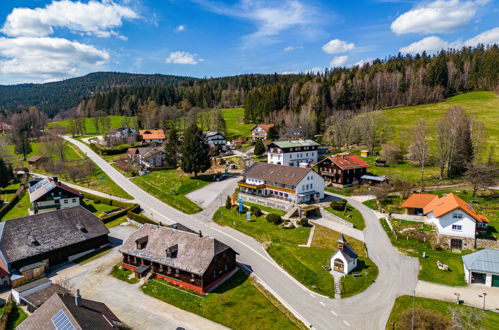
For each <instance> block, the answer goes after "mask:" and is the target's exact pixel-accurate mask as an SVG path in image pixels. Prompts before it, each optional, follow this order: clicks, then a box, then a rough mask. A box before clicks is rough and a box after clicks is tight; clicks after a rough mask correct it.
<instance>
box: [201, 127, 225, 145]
mask: <svg viewBox="0 0 499 330" xmlns="http://www.w3.org/2000/svg"><path fill="white" fill-rule="evenodd" d="M203 133H204V136H205V137H206V142H208V144H209V145H210V147H217V148H225V145H226V144H227V140H226V139H225V136H224V135H223V134H222V133H220V132H216V131H204V132H203Z"/></svg>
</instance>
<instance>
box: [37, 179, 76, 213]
mask: <svg viewBox="0 0 499 330" xmlns="http://www.w3.org/2000/svg"><path fill="white" fill-rule="evenodd" d="M28 192H29V201H30V203H31V209H30V212H32V213H33V214H38V213H45V212H51V211H55V210H60V209H65V208H70V207H75V206H78V205H80V201H81V198H82V194H81V193H80V192H79V191H77V190H75V189H73V188H70V187H68V186H67V185H65V184H64V183H62V182H59V180H58V179H57V177H53V178H50V177H49V178H45V179H42V180H40V181H38V182H33V183H31V186H30V187H29V189H28Z"/></svg>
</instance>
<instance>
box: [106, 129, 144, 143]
mask: <svg viewBox="0 0 499 330" xmlns="http://www.w3.org/2000/svg"><path fill="white" fill-rule="evenodd" d="M136 135H137V130H136V129H135V128H131V127H120V128H118V129H115V130H112V131H109V132H108V133H107V135H106V143H107V144H108V145H116V144H122V143H127V142H128V139H129V138H130V137H133V136H136Z"/></svg>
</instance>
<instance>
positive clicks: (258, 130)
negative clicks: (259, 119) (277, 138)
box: [251, 124, 274, 141]
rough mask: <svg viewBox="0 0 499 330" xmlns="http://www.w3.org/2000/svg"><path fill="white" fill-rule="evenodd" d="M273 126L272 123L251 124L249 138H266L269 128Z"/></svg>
mask: <svg viewBox="0 0 499 330" xmlns="http://www.w3.org/2000/svg"><path fill="white" fill-rule="evenodd" d="M272 127H274V124H258V125H255V126H253V128H252V129H251V138H252V139H253V140H254V141H255V140H263V141H265V140H267V136H268V134H269V130H270V128H272Z"/></svg>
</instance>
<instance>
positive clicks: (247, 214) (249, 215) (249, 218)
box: [246, 211, 251, 221]
mask: <svg viewBox="0 0 499 330" xmlns="http://www.w3.org/2000/svg"><path fill="white" fill-rule="evenodd" d="M250 220H251V212H250V211H246V221H250Z"/></svg>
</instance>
